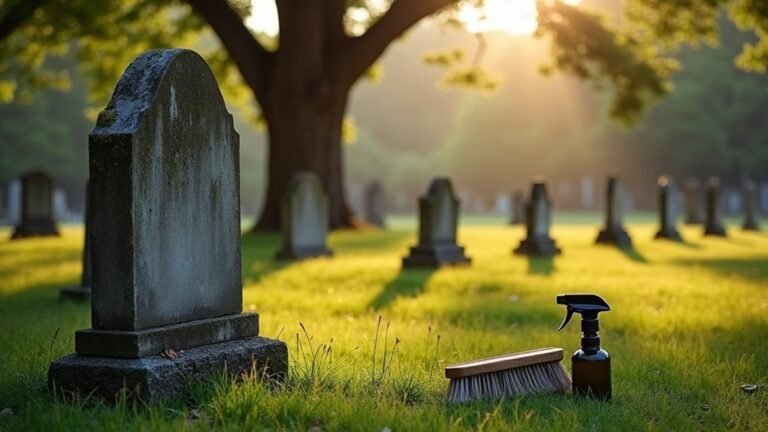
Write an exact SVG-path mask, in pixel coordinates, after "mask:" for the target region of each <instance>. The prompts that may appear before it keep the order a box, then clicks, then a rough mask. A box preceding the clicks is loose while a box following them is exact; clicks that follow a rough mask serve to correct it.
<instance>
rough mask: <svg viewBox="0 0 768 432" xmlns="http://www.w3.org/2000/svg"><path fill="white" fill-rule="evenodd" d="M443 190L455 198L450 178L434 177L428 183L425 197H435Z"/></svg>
mask: <svg viewBox="0 0 768 432" xmlns="http://www.w3.org/2000/svg"><path fill="white" fill-rule="evenodd" d="M445 192H448V194H449V195H450V196H451V197H452V198H455V197H456V194H455V193H454V192H453V185H452V184H451V179H449V178H448V177H435V178H434V179H432V183H430V184H429V189H428V190H427V197H437V196H439V195H440V194H443V193H445Z"/></svg>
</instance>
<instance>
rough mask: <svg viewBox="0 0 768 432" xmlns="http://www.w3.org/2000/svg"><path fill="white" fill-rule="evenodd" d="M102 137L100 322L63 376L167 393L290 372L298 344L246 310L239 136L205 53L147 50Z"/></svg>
mask: <svg viewBox="0 0 768 432" xmlns="http://www.w3.org/2000/svg"><path fill="white" fill-rule="evenodd" d="M89 138H90V152H89V155H90V187H91V191H90V218H91V222H92V224H91V227H90V228H91V233H90V236H91V262H92V265H93V268H92V279H93V284H94V285H93V286H94V287H95V289H94V290H93V293H92V296H91V321H92V326H93V328H92V329H88V330H79V331H77V332H76V333H75V351H76V354H72V355H69V356H67V357H64V358H61V359H59V360H57V361H55V362H53V363H52V364H51V367H50V369H49V371H48V380H49V385H50V386H51V387H56V388H58V389H60V390H63V391H64V392H74V393H80V394H95V395H98V396H101V397H104V398H107V399H113V398H114V397H115V395H116V394H118V393H120V392H121V391H123V390H124V389H125V390H127V391H128V393H129V396H132V397H137V398H141V399H143V400H146V401H155V400H159V399H165V398H173V397H177V396H179V395H181V394H182V393H183V392H184V390H185V389H186V388H187V386H188V385H189V384H190V383H195V382H202V381H205V380H207V379H210V378H216V377H221V376H222V375H223V374H225V373H226V374H227V375H228V376H239V375H240V374H243V373H252V372H255V371H254V368H256V369H258V374H271V376H273V377H275V378H276V379H280V378H281V377H284V376H285V373H286V369H287V350H286V346H285V344H284V343H283V342H279V341H275V340H270V339H266V338H262V337H258V331H259V321H258V318H259V317H258V315H257V314H244V313H242V286H241V273H240V217H239V212H240V194H239V169H238V167H239V165H238V164H239V151H238V147H239V136H238V134H237V132H235V130H234V129H233V127H232V116H231V115H230V114H229V113H228V112H227V110H226V106H225V105H224V100H223V98H222V96H221V93H220V92H219V89H218V87H217V85H216V80H215V78H214V77H213V74H212V73H211V71H210V69H209V68H208V66H207V65H206V64H205V61H204V60H203V59H202V58H201V57H200V56H199V55H197V54H196V53H195V52H193V51H189V50H179V49H170V50H154V51H148V52H146V53H144V54H142V55H141V56H139V57H138V58H137V59H136V60H134V61H133V62H132V63H131V64H130V65H129V66H128V68H127V69H126V71H125V73H124V74H123V76H122V78H121V79H120V81H119V82H118V84H117V87H116V89H115V92H114V94H113V95H112V99H111V100H110V102H109V104H108V105H107V107H106V108H105V109H104V111H102V112H101V113H100V114H99V117H98V120H97V123H96V128H95V129H94V130H93V132H92V133H91V135H90V137H89ZM161 353H162V354H163V355H161ZM262 376H263V375H262Z"/></svg>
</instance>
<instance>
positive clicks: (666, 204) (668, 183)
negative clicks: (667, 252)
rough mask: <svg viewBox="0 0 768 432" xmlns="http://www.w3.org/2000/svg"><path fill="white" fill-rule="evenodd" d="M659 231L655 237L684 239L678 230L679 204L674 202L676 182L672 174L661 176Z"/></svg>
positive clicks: (675, 239)
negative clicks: (676, 204)
mask: <svg viewBox="0 0 768 432" xmlns="http://www.w3.org/2000/svg"><path fill="white" fill-rule="evenodd" d="M658 184H659V231H657V232H656V236H655V238H657V239H667V240H674V241H683V238H682V237H681V236H680V232H678V231H677V226H676V222H675V221H676V220H677V214H678V212H677V206H675V202H674V193H675V190H674V182H673V180H672V177H670V176H661V177H659V181H658Z"/></svg>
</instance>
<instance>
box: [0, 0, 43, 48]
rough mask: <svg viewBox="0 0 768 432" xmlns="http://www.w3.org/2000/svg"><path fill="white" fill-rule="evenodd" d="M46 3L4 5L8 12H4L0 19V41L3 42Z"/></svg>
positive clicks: (32, 1)
mask: <svg viewBox="0 0 768 432" xmlns="http://www.w3.org/2000/svg"><path fill="white" fill-rule="evenodd" d="M47 1H48V0H19V1H17V2H15V4H11V5H10V6H9V5H6V8H7V9H8V10H7V11H5V13H4V14H3V16H2V17H0V41H3V40H5V39H6V38H7V37H8V36H10V35H11V34H12V33H13V32H14V31H15V30H16V29H17V28H19V27H20V26H21V25H22V24H24V23H25V22H27V20H29V19H30V18H32V15H33V14H34V13H35V11H36V10H37V9H38V8H40V6H42V5H44V4H45V3H46V2H47ZM8 3H10V2H8ZM4 9H5V8H4Z"/></svg>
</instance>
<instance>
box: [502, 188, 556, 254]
mask: <svg viewBox="0 0 768 432" xmlns="http://www.w3.org/2000/svg"><path fill="white" fill-rule="evenodd" d="M551 207H552V203H551V202H550V200H549V197H548V195H547V185H546V183H544V181H543V180H535V181H534V182H533V185H532V186H531V195H530V198H529V199H528V203H527V204H526V206H525V227H526V237H525V239H523V240H522V241H521V242H520V245H519V246H518V247H517V248H515V249H514V250H513V253H515V254H516V255H528V256H541V257H549V256H553V255H556V254H559V253H560V252H561V250H560V247H558V246H557V244H556V243H555V241H554V240H552V238H551V237H550V236H549V228H550V225H551V223H552V208H551Z"/></svg>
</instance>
